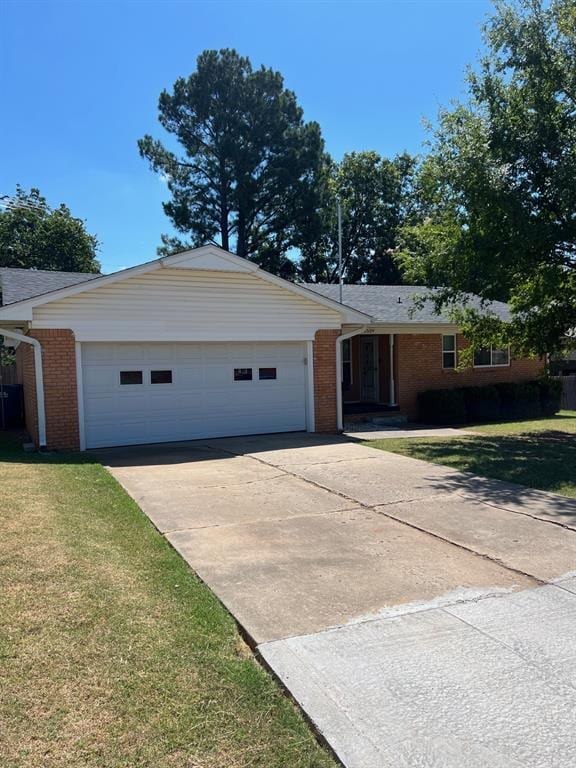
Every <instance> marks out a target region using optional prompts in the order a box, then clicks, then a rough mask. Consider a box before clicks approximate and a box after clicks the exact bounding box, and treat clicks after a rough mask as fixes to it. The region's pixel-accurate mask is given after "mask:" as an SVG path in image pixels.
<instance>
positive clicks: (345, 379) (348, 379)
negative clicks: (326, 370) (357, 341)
mask: <svg viewBox="0 0 576 768" xmlns="http://www.w3.org/2000/svg"><path fill="white" fill-rule="evenodd" d="M351 386H352V339H344V341H343V342H342V389H350V387H351Z"/></svg>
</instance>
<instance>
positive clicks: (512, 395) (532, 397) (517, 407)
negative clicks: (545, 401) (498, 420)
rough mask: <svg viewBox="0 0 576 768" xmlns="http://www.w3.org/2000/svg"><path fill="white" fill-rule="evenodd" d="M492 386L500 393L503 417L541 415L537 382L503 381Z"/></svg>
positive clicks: (513, 417) (520, 418)
mask: <svg viewBox="0 0 576 768" xmlns="http://www.w3.org/2000/svg"><path fill="white" fill-rule="evenodd" d="M494 386H495V388H496V389H497V391H498V393H499V395H500V400H501V404H502V418H503V419H509V420H511V421H512V420H514V419H519V420H522V419H535V418H537V417H538V416H541V415H542V408H541V405H540V387H539V385H538V382H536V381H525V382H521V383H512V382H505V383H503V384H495V385H494Z"/></svg>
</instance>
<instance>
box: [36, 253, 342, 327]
mask: <svg viewBox="0 0 576 768" xmlns="http://www.w3.org/2000/svg"><path fill="white" fill-rule="evenodd" d="M180 255H182V254H180ZM200 258H201V259H204V258H211V256H210V255H206V256H205V255H202V256H201V257H200ZM170 259H172V257H170ZM261 274H262V272H261V270H258V269H256V270H255V271H252V270H250V271H245V270H240V271H238V270H233V271H229V270H227V271H223V270H218V269H214V270H208V269H196V268H183V267H180V266H177V265H174V266H169V267H161V268H159V269H155V270H153V271H151V272H146V273H144V274H137V275H134V276H133V277H129V278H127V279H125V280H119V281H116V282H112V283H108V284H103V285H101V286H100V287H94V288H92V290H89V291H84V292H83V293H79V294H76V295H70V296H67V297H65V298H62V299H59V300H56V301H52V302H49V303H46V304H41V305H39V306H35V307H33V309H32V327H33V328H71V329H72V330H73V331H74V333H75V334H76V338H77V340H78V341H269V340H284V341H305V340H311V339H313V338H314V334H315V332H316V331H317V330H318V329H320V328H339V327H340V326H341V324H342V316H341V314H340V312H339V311H338V310H337V309H333V308H332V307H331V306H324V305H322V304H319V303H318V302H317V301H315V297H314V296H313V295H311V296H310V297H308V296H306V291H304V292H303V293H294V292H293V291H291V290H287V289H286V288H285V287H284V285H285V284H284V283H283V281H279V283H280V284H278V283H276V282H270V281H269V280H268V279H263V278H262V277H260V275H261Z"/></svg>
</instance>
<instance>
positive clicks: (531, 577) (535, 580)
mask: <svg viewBox="0 0 576 768" xmlns="http://www.w3.org/2000/svg"><path fill="white" fill-rule="evenodd" d="M351 442H352V441H351ZM223 451H224V452H225V453H230V454H231V455H232V456H249V457H250V458H252V459H254V460H255V461H259V462H260V463H261V464H264V465H266V466H268V467H275V468H280V467H282V468H284V469H283V470H282V471H283V472H284V473H285V474H287V475H291V476H292V477H295V478H297V479H299V480H303V481H304V482H306V483H309V484H310V485H313V486H315V487H316V488H319V489H321V490H324V491H329V492H330V493H333V494H335V495H337V496H340V497H341V498H343V499H346V500H347V501H349V502H350V503H352V504H354V505H355V509H362V510H365V511H366V512H373V513H374V514H377V515H381V516H382V517H386V518H388V519H390V520H394V521H395V522H397V523H400V524H401V525H404V526H406V527H407V528H411V529H412V530H415V531H418V532H419V533H423V534H425V535H427V536H431V537H432V538H434V539H437V540H438V541H442V542H444V543H445V544H449V545H452V546H454V547H457V548H458V549H461V550H463V551H464V552H468V553H469V554H471V555H474V556H476V557H479V558H481V559H482V560H486V561H487V562H490V563H493V564H494V565H498V566H500V567H501V568H504V569H506V570H507V571H510V572H511V573H515V574H517V575H518V576H522V577H523V578H527V579H529V580H531V581H532V582H533V583H534V584H535V585H536V586H543V585H545V584H548V583H549V582H547V581H545V580H544V579H540V578H539V577H537V576H535V575H534V574H531V573H527V572H525V571H523V570H521V569H519V568H515V567H513V566H511V565H509V564H508V563H506V562H504V561H503V560H500V559H499V558H496V557H492V556H490V555H488V554H486V553H484V552H478V551H476V550H475V549H472V548H471V547H467V546H466V545H464V544H461V543H458V542H456V541H453V540H452V539H449V538H446V537H445V536H441V535H440V534H438V533H434V532H432V531H430V530H427V529H426V528H422V527H420V526H418V525H415V524H414V523H409V522H407V521H406V520H403V519H402V518H400V517H396V516H395V515H392V514H390V513H388V512H384V511H383V510H381V509H379V507H392V508H393V507H394V506H396V505H398V504H404V503H410V502H416V501H426V499H427V498H433V497H434V498H437V497H442V496H448V495H450V494H449V492H446V493H444V494H442V493H437V494H430V495H429V496H424V497H415V498H413V499H407V500H404V499H402V500H401V501H391V502H384V503H382V504H380V503H379V504H374V505H371V504H366V503H364V502H361V501H359V500H357V499H354V497H353V496H350V495H349V494H346V493H344V492H343V491H339V490H335V489H333V488H330V487H329V486H327V485H323V484H322V483H319V482H318V481H316V480H311V479H309V478H307V477H304V476H303V475H300V474H298V473H297V472H296V471H292V470H290V469H289V467H290V466H292V465H286V464H282V465H280V467H279V466H278V465H277V464H274V463H273V462H271V461H265V460H264V459H262V458H261V457H260V456H255V455H254V454H252V453H236V452H234V451H231V450H227V449H223ZM375 458H378V457H377V456H367V457H366V458H352V459H338V460H336V461H330V462H320V463H323V464H336V463H340V462H349V461H366V460H372V459H375ZM414 461H418V462H419V463H421V464H422V463H423V464H429V462H425V461H423V460H421V459H414ZM296 466H302V464H300V465H296ZM306 466H312V464H307V465H306ZM458 474H464V473H458ZM465 474H471V473H465ZM471 476H472V477H474V478H477V476H475V475H471ZM454 493H455V494H457V495H460V496H462V497H465V498H470V499H472V500H475V501H478V502H479V503H484V501H483V499H479V498H478V497H476V496H473V495H471V496H468V495H467V494H465V493H463V492H461V491H458V490H455V491H453V492H452V494H454ZM494 506H496V505H494ZM502 509H503V511H506V512H509V513H510V514H515V513H514V512H513V511H512V510H508V509H505V508H502ZM521 514H522V513H521ZM526 516H527V517H531V515H526ZM535 519H536V520H538V521H539V522H543V523H546V522H548V521H547V520H543V519H542V518H535ZM568 530H572V529H570V528H568Z"/></svg>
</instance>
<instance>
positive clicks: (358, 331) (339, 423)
mask: <svg viewBox="0 0 576 768" xmlns="http://www.w3.org/2000/svg"><path fill="white" fill-rule="evenodd" d="M367 328H368V325H361V326H360V327H359V328H356V330H355V331H348V333H343V334H342V335H341V336H338V337H337V338H336V427H337V429H338V431H339V432H342V430H343V429H344V417H343V414H342V342H343V341H345V340H346V339H351V338H352V336H359V335H360V334H361V333H365V332H366V329H367Z"/></svg>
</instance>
